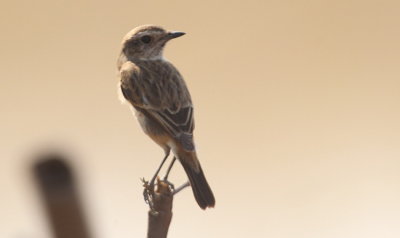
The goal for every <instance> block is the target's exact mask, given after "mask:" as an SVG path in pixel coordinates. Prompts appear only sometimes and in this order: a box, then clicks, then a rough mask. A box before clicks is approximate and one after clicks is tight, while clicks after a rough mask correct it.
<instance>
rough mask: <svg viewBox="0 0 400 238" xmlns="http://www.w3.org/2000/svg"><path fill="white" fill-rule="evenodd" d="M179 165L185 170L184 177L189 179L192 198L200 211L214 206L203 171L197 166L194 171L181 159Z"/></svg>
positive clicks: (211, 193)
mask: <svg viewBox="0 0 400 238" xmlns="http://www.w3.org/2000/svg"><path fill="white" fill-rule="evenodd" d="M180 161H181V164H182V166H183V168H184V169H185V172H186V175H187V176H188V178H189V182H190V185H191V187H192V191H193V194H194V197H195V199H196V201H197V203H198V204H199V206H200V207H201V209H206V208H207V207H214V206H215V198H214V194H213V192H212V191H211V188H210V186H209V185H208V183H207V180H206V177H205V176H204V173H203V170H202V169H201V166H200V164H199V167H198V168H199V169H198V171H196V170H195V169H193V168H192V166H191V165H190V164H188V163H186V162H185V160H184V159H183V160H182V159H181V160H180Z"/></svg>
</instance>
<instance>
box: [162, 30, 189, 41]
mask: <svg viewBox="0 0 400 238" xmlns="http://www.w3.org/2000/svg"><path fill="white" fill-rule="evenodd" d="M184 34H186V33H185V32H179V31H170V32H168V33H167V37H166V38H167V39H168V40H171V39H174V38H178V37H180V36H183V35H184Z"/></svg>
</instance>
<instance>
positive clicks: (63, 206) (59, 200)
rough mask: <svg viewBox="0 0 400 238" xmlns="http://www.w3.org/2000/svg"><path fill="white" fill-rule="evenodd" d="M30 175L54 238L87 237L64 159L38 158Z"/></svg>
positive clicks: (57, 156)
mask: <svg viewBox="0 0 400 238" xmlns="http://www.w3.org/2000/svg"><path fill="white" fill-rule="evenodd" d="M38 159H39V160H38V162H37V163H36V164H34V166H33V172H34V176H35V179H36V183H37V185H38V189H39V191H40V194H41V197H42V200H43V205H44V209H45V210H46V213H47V216H48V220H49V224H50V227H51V230H52V232H53V236H54V238H90V237H91V235H90V232H89V230H88V228H87V225H86V222H85V219H84V218H85V216H84V212H83V210H82V207H81V203H80V200H79V194H78V191H77V189H76V187H75V181H74V175H73V171H72V170H71V168H70V167H69V166H68V164H67V163H66V160H65V158H64V157H63V156H61V155H59V154H48V155H44V156H41V157H39V158H38Z"/></svg>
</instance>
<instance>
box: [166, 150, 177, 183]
mask: <svg viewBox="0 0 400 238" xmlns="http://www.w3.org/2000/svg"><path fill="white" fill-rule="evenodd" d="M175 160H176V157H175V156H174V158H173V159H172V161H171V163H170V164H169V166H168V170H167V173H165V176H164V179H163V180H164V181H167V180H168V176H169V173H170V172H171V169H172V167H173V166H174V163H175Z"/></svg>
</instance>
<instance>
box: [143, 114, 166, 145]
mask: <svg viewBox="0 0 400 238" xmlns="http://www.w3.org/2000/svg"><path fill="white" fill-rule="evenodd" d="M135 115H136V117H137V119H138V121H139V124H140V126H141V127H142V130H143V132H144V133H146V134H147V135H148V136H149V137H150V138H151V139H152V140H153V141H154V142H156V143H157V144H158V145H160V146H161V147H162V148H163V149H167V148H171V137H170V136H168V134H167V133H166V131H165V130H164V128H162V127H161V126H160V125H159V124H158V123H157V122H155V121H153V120H151V119H150V118H147V117H146V116H145V115H144V114H143V113H141V112H139V111H137V110H135Z"/></svg>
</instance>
